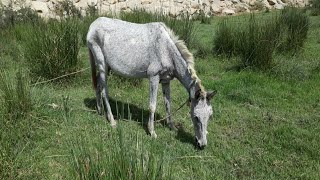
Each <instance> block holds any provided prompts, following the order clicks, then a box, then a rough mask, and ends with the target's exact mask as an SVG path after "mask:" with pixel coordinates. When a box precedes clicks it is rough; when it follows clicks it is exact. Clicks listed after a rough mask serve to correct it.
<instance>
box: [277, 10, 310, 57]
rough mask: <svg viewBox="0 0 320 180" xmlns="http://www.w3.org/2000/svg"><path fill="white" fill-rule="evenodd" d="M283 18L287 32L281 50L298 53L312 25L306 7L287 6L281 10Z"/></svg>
mask: <svg viewBox="0 0 320 180" xmlns="http://www.w3.org/2000/svg"><path fill="white" fill-rule="evenodd" d="M281 18H282V23H283V24H284V25H285V28H286V33H285V37H284V42H282V43H281V45H280V46H279V50H280V51H282V52H293V53H296V52H298V51H299V50H301V49H302V48H303V46H304V44H305V41H306V39H307V35H308V30H309V26H310V21H309V17H308V15H307V14H306V12H305V10H304V9H298V8H296V7H286V8H285V9H283V10H282V11H281Z"/></svg>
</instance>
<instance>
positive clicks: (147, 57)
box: [87, 17, 170, 77]
mask: <svg viewBox="0 0 320 180" xmlns="http://www.w3.org/2000/svg"><path fill="white" fill-rule="evenodd" d="M164 31H165V30H164V28H163V26H162V24H161V23H147V24H135V23H130V22H125V21H121V20H118V19H110V18H104V17H101V18H98V19H97V20H95V21H94V22H93V23H92V24H91V26H90V29H89V33H88V35H87V41H88V43H90V41H95V43H97V44H99V46H100V48H101V49H102V52H103V54H104V56H105V61H106V63H107V65H108V66H109V67H110V68H111V69H112V70H113V71H115V72H116V73H118V74H121V75H124V76H130V77H147V76H148V75H150V74H154V73H158V71H160V70H161V68H163V67H161V66H162V65H163V64H168V63H163V62H161V61H162V59H163V58H166V59H168V58H169V57H168V56H169V55H168V52H167V47H166V45H165V42H164V41H168V38H169V36H168V35H167V36H165V35H164ZM160 46H161V47H160ZM169 64H170V63H169Z"/></svg>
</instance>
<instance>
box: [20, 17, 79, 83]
mask: <svg viewBox="0 0 320 180" xmlns="http://www.w3.org/2000/svg"><path fill="white" fill-rule="evenodd" d="M27 34H28V36H27V37H26V43H25V49H24V56H25V58H26V61H27V64H28V66H29V69H30V71H31V73H32V74H31V75H32V77H33V78H35V79H37V80H38V79H39V77H40V78H45V79H51V78H55V77H58V76H61V75H64V74H66V73H70V72H72V71H75V70H76V69H78V68H79V66H80V60H79V58H78V52H79V47H80V45H79V39H80V38H79V32H78V24H77V23H76V22H75V21H73V20H72V19H69V20H64V21H61V22H59V21H55V20H51V21H49V22H48V23H46V24H44V25H43V26H41V27H39V26H37V27H33V29H32V30H30V29H29V31H28V33H27Z"/></svg>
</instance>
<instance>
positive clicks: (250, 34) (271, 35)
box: [235, 15, 281, 70]
mask: <svg viewBox="0 0 320 180" xmlns="http://www.w3.org/2000/svg"><path fill="white" fill-rule="evenodd" d="M235 37H236V40H235V45H236V53H237V54H238V55H240V57H241V60H242V63H243V65H244V66H245V67H248V66H252V67H256V68H258V69H262V70H266V69H269V68H271V66H272V56H273V54H274V51H275V49H276V47H277V45H278V44H279V40H280V37H281V21H280V20H279V18H278V17H273V18H270V19H267V20H266V21H264V22H257V20H256V18H255V16H254V15H251V17H250V19H249V25H248V26H247V27H243V29H241V30H240V31H239V32H237V33H236V36H235Z"/></svg>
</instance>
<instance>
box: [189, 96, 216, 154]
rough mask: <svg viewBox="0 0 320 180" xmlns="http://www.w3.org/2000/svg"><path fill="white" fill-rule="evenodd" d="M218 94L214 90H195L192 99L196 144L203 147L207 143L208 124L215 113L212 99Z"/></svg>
mask: <svg viewBox="0 0 320 180" xmlns="http://www.w3.org/2000/svg"><path fill="white" fill-rule="evenodd" d="M215 94H216V92H215V91H214V92H213V91H208V92H201V91H200V90H198V91H196V92H195V96H194V98H192V99H191V118H192V121H193V127H194V132H195V140H196V145H197V146H198V147H199V148H200V149H203V148H204V147H205V146H206V145H207V126H208V122H209V119H210V117H211V116H212V114H213V111H212V106H211V103H210V101H211V99H212V97H213V96H214V95H215Z"/></svg>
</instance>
